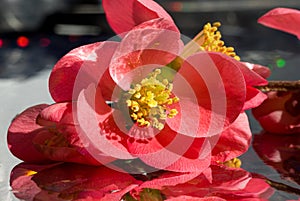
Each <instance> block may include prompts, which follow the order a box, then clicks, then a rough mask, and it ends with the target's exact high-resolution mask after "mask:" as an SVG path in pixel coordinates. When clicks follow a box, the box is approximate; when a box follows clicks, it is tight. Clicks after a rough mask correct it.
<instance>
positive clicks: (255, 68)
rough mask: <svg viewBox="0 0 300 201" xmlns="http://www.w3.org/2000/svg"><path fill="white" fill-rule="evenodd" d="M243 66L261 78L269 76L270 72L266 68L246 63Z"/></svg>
mask: <svg viewBox="0 0 300 201" xmlns="http://www.w3.org/2000/svg"><path fill="white" fill-rule="evenodd" d="M243 64H244V65H245V66H246V67H247V68H249V69H251V70H253V71H254V72H256V73H257V74H259V75H260V76H261V77H263V78H268V77H269V76H270V75H271V70H270V68H268V67H265V66H262V65H259V64H252V63H248V62H243Z"/></svg>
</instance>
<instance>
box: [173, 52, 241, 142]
mask: <svg viewBox="0 0 300 201" xmlns="http://www.w3.org/2000/svg"><path fill="white" fill-rule="evenodd" d="M239 65H240V64H239V62H238V61H236V60H234V59H232V58H229V57H228V56H226V55H223V54H220V53H213V52H199V53H196V54H194V55H192V56H191V57H189V58H187V60H186V62H185V63H183V66H182V67H181V68H180V70H179V72H178V74H177V75H176V77H175V79H174V83H173V86H174V87H173V92H174V94H175V95H176V96H177V97H179V99H180V101H179V105H180V107H181V109H179V110H178V111H179V114H178V115H176V116H175V118H172V119H171V118H168V119H167V123H168V125H169V126H170V127H171V129H172V130H175V131H177V132H180V133H182V134H184V135H189V136H192V137H208V136H213V135H216V134H219V133H221V132H222V131H223V130H224V128H226V127H227V126H229V125H230V124H231V123H232V122H233V121H235V119H236V118H237V117H238V115H239V114H240V112H241V111H242V109H243V106H244V102H245V99H246V83H245V80H244V76H243V74H242V72H241V69H240V66H239ZM233 78H234V79H233ZM197 108H198V109H197ZM191 110H192V111H193V112H191ZM180 113H182V114H180ZM189 121H190V122H194V123H190V124H189V123H185V122H189ZM191 124H194V125H193V126H191Z"/></svg>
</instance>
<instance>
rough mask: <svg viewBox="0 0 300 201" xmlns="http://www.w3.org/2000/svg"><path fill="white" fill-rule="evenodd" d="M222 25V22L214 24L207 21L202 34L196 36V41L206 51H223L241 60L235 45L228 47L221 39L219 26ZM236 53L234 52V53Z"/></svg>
mask: <svg viewBox="0 0 300 201" xmlns="http://www.w3.org/2000/svg"><path fill="white" fill-rule="evenodd" d="M220 26H221V23H220V22H215V23H213V24H212V25H211V24H210V23H207V24H206V25H204V27H203V30H202V32H201V34H202V35H200V37H199V36H197V37H195V39H194V41H195V42H196V43H198V44H199V45H200V46H201V49H203V50H205V51H212V52H221V53H223V54H226V55H228V56H231V57H233V58H234V59H236V60H240V58H239V57H238V56H236V54H235V53H234V48H233V47H226V46H225V45H224V44H225V43H224V41H222V40H221V38H222V35H221V32H220V31H218V28H219V27H220ZM232 53H234V54H232Z"/></svg>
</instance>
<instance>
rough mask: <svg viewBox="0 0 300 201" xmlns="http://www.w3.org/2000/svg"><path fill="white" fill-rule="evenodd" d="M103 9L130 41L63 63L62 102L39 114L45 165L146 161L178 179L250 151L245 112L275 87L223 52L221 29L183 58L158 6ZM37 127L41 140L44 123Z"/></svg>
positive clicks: (99, 46)
mask: <svg viewBox="0 0 300 201" xmlns="http://www.w3.org/2000/svg"><path fill="white" fill-rule="evenodd" d="M103 5H104V8H105V11H107V12H106V13H107V17H108V19H109V22H110V24H111V26H112V27H113V28H114V30H115V31H116V32H117V33H121V32H123V31H127V30H129V32H127V33H121V36H122V41H121V42H112V41H106V42H99V43H94V44H89V45H85V46H82V47H79V48H76V49H74V50H72V51H71V52H69V53H68V54H66V55H65V56H64V57H63V58H61V59H60V60H59V61H58V62H57V64H56V65H55V67H54V69H53V70H52V72H51V75H50V79H49V89H50V93H51V95H52V97H53V99H54V100H55V101H56V102H57V103H56V104H54V105H52V106H49V107H47V108H45V109H43V110H42V109H41V110H39V111H38V112H37V113H35V116H34V118H36V116H38V115H39V118H38V119H37V123H38V124H39V125H40V126H42V127H38V128H39V129H41V130H42V131H43V135H40V134H39V135H38V136H35V135H30V138H29V139H26V140H28V144H29V145H30V147H34V148H32V149H36V150H38V152H39V153H42V155H41V157H42V159H44V158H43V157H45V158H48V159H49V158H50V159H52V160H58V161H68V162H78V163H88V164H106V163H107V162H108V161H111V160H114V159H115V158H117V159H134V158H139V159H141V160H142V161H143V162H145V163H146V164H147V165H150V166H152V167H154V168H158V169H164V170H170V171H179V172H195V171H196V172H202V171H203V170H205V169H206V168H207V167H208V166H209V165H210V164H211V161H212V162H213V163H222V162H225V161H227V160H230V159H232V158H235V157H237V156H238V155H240V154H242V153H244V152H245V151H246V150H247V148H248V147H249V141H250V138H251V132H250V129H249V125H248V120H247V118H246V115H245V114H244V110H246V109H249V108H252V107H255V106H257V105H259V104H260V103H261V102H262V101H263V100H264V98H265V96H264V94H262V93H261V92H260V91H259V90H257V89H255V88H254V87H253V86H258V85H264V84H266V80H265V79H263V78H262V77H261V76H259V75H258V74H257V73H255V72H254V71H252V70H250V69H249V68H247V67H246V64H245V63H242V62H239V61H237V59H238V57H237V56H236V55H235V53H234V52H233V49H232V48H230V47H229V48H228V47H225V46H222V48H221V46H220V45H219V44H223V43H222V42H223V41H221V40H220V34H219V33H218V32H216V29H217V27H218V26H219V24H218V23H217V24H214V25H213V26H211V25H210V24H208V25H206V26H205V27H204V30H203V33H204V34H203V35H205V36H206V37H207V38H205V40H204V41H202V40H201V41H202V42H201V44H200V45H201V47H199V44H196V45H195V44H193V42H191V43H189V44H188V45H187V46H186V47H185V48H184V49H183V50H182V41H181V40H180V34H179V32H178V28H177V27H176V25H175V24H174V22H173V21H172V19H171V18H170V17H169V15H168V14H167V13H166V12H165V11H164V10H163V9H162V8H161V7H159V6H158V5H157V4H156V3H155V2H153V1H146V0H144V1H131V3H128V2H126V3H125V2H124V1H118V2H116V1H114V3H112V2H111V1H103ZM137 9H138V10H137ZM161 17H162V18H161ZM123 19H124V21H122V20H123ZM147 20H148V21H147ZM121 22H122V23H121ZM208 39H215V40H216V41H215V42H212V43H206V42H205V41H206V40H208ZM197 43H200V42H199V41H197ZM195 48H196V49H195ZM200 49H204V50H212V51H209V52H206V51H199V50H200ZM215 51H220V52H222V53H218V52H215ZM223 53H224V54H223ZM227 55H229V56H232V57H233V58H232V57H228V56H227ZM234 58H235V59H234ZM63 102H65V103H63ZM38 113H39V114H38ZM25 116H26V115H25ZM22 123H24V122H22V121H20V123H19V124H20V125H21V124H22ZM30 124H31V125H32V127H33V128H34V129H32V130H30V133H31V132H34V133H35V132H36V131H35V129H36V125H35V120H32V121H31V122H30ZM16 125H18V123H16V121H14V122H13V123H12V125H11V127H12V128H15V130H16V131H14V132H11V131H9V134H8V135H9V138H11V139H12V140H9V143H10V146H11V147H14V148H13V149H12V151H13V153H14V154H15V155H16V156H17V157H19V158H21V159H24V160H28V158H26V157H25V156H23V154H24V153H23V151H24V150H25V148H22V147H21V148H16V147H18V146H21V145H20V143H15V140H13V139H14V138H16V137H17V135H14V133H16V132H17V133H20V134H21V135H23V136H27V135H25V134H26V133H24V132H23V130H22V129H21V126H16ZM53 133H55V137H54V138H53ZM56 138H59V139H57V140H56ZM31 140H33V141H32V144H30V141H31ZM49 141H50V142H51V143H50V144H49ZM57 143H58V144H57ZM53 144H54V145H55V146H52V145H53ZM65 149H66V150H70V149H71V150H72V151H74V152H75V153H74V155H66V153H68V152H64V151H63V150H65ZM59 150H61V151H59ZM37 154H38V153H37ZM90 154H91V155H92V156H93V157H94V158H95V159H94V158H92V157H90ZM25 155H26V154H25ZM78 155H79V156H81V157H82V158H81V157H79V158H77V156H78ZM71 156H72V157H71ZM73 156H74V157H73ZM75 156H76V157H75ZM86 156H87V159H85V157H86ZM31 159H32V158H30V157H29V160H28V161H31ZM95 160H97V161H98V163H97V162H95ZM37 161H39V160H38V159H37Z"/></svg>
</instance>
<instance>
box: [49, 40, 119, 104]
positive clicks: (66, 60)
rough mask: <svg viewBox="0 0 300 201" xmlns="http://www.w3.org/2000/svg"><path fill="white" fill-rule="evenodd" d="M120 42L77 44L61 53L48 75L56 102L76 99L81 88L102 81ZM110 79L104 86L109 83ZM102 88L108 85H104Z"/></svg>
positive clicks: (51, 91)
mask: <svg viewBox="0 0 300 201" xmlns="http://www.w3.org/2000/svg"><path fill="white" fill-rule="evenodd" d="M117 45H118V43H116V42H98V43H93V44H89V45H84V46H81V47H78V48H75V49H73V50H72V51H70V52H69V53H67V54H66V55H65V56H64V57H62V58H61V59H60V60H59V61H58V62H57V63H56V65H55V66H54V68H53V70H52V72H51V74H50V78H49V90H50V93H51V96H52V98H53V99H54V100H55V101H56V102H64V101H71V100H73V99H75V100H76V99H77V96H78V94H79V92H80V91H81V90H82V89H83V88H85V87H86V86H87V85H88V84H90V83H99V81H100V79H101V77H102V75H103V74H104V72H105V70H106V69H107V68H108V65H109V62H110V58H111V56H112V54H113V52H114V51H115V48H116V47H117ZM78 76H79V77H78ZM109 79H111V78H110V77H107V79H106V80H104V81H103V83H105V81H110V80H109ZM75 82H76V84H75ZM111 82H112V81H110V82H109V83H107V84H106V85H105V86H106V87H107V86H109V84H111ZM74 84H75V86H74ZM103 88H104V89H105V87H104V86H103ZM109 88H110V87H108V90H109ZM73 96H74V97H73Z"/></svg>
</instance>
